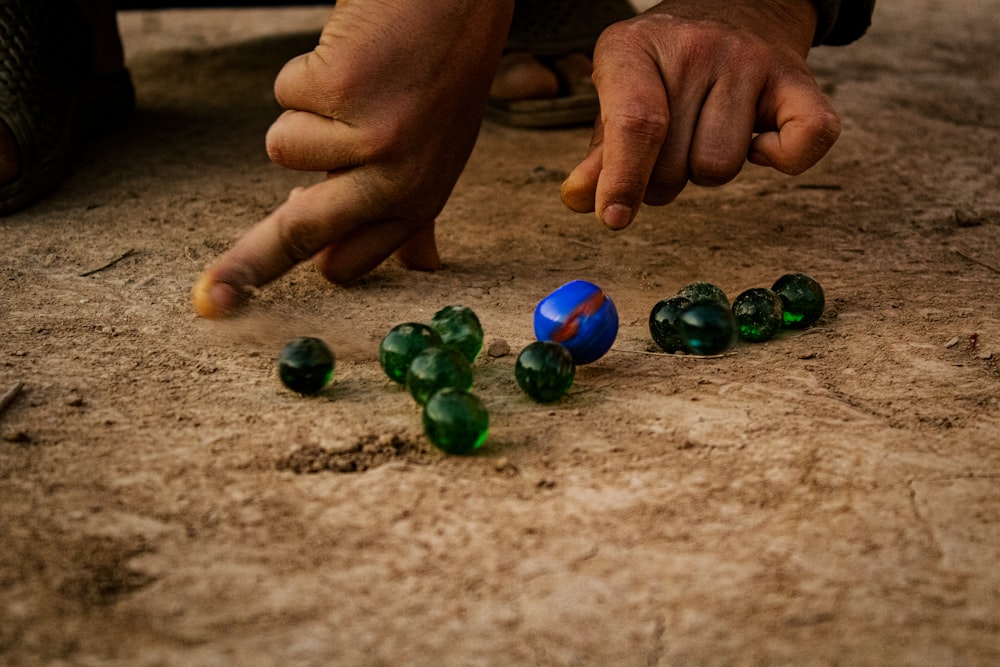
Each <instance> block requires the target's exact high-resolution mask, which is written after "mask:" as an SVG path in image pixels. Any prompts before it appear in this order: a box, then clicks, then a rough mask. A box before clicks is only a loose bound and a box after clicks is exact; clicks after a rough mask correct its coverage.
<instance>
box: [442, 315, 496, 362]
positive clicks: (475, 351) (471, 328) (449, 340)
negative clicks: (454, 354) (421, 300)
mask: <svg viewBox="0 0 1000 667" xmlns="http://www.w3.org/2000/svg"><path fill="white" fill-rule="evenodd" d="M430 326H431V329H434V331H436V332H437V333H438V335H439V336H441V341H442V344H443V345H446V346H449V347H454V348H456V349H457V350H459V351H460V352H461V353H462V354H464V355H465V358H466V359H467V360H468V361H469V363H470V364H471V363H472V362H473V361H475V360H476V357H477V356H479V351H480V350H482V349H483V327H482V325H481V324H480V323H479V317H477V316H476V314H475V313H474V312H473V311H472V310H471V309H470V308H467V307H465V306H445V307H444V308H442V309H441V310H439V311H438V312H436V313H434V317H432V318H431V321H430Z"/></svg>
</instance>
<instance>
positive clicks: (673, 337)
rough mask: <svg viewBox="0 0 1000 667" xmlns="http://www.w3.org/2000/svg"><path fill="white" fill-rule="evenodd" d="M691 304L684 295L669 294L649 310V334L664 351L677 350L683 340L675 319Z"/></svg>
mask: <svg viewBox="0 0 1000 667" xmlns="http://www.w3.org/2000/svg"><path fill="white" fill-rule="evenodd" d="M690 305H691V300H690V299H688V298H687V297H686V296H671V297H667V298H666V299H663V300H661V301H659V302H658V303H657V304H656V305H655V306H653V309H652V310H651V311H650V312H649V334H650V335H651V336H652V337H653V342H655V343H656V344H657V345H659V346H660V349H662V350H663V351H664V352H679V351H680V350H683V349H685V348H684V341H683V339H681V334H680V332H679V331H678V330H677V319H678V318H679V317H680V315H681V312H682V311H683V310H684V309H685V308H687V307H688V306H690Z"/></svg>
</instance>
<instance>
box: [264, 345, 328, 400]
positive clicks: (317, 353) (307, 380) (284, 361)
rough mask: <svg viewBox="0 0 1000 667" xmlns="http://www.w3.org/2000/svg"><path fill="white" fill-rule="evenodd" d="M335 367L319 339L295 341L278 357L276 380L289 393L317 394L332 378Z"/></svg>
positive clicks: (326, 348)
mask: <svg viewBox="0 0 1000 667" xmlns="http://www.w3.org/2000/svg"><path fill="white" fill-rule="evenodd" d="M334 363H335V359H334V356H333V351H332V350H330V348H329V347H328V346H327V344H326V343H324V342H323V341H322V340H320V339H319V338H310V337H302V338H295V339H293V340H291V341H289V342H288V344H287V345H285V347H284V348H283V349H282V350H281V354H280V355H279V356H278V377H279V378H281V382H282V384H284V385H285V386H286V387H288V388H289V389H291V390H292V391H295V392H298V393H300V394H317V393H319V392H320V390H322V389H323V387H325V386H326V385H327V383H328V382H330V379H331V378H332V377H333V367H334Z"/></svg>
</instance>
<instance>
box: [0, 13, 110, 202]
mask: <svg viewBox="0 0 1000 667" xmlns="http://www.w3.org/2000/svg"><path fill="white" fill-rule="evenodd" d="M74 3H75V4H76V6H77V8H78V9H79V11H80V13H81V14H82V15H83V17H84V18H85V20H86V21H87V23H88V24H89V26H90V30H91V34H92V35H93V37H94V73H95V74H97V75H102V74H114V73H118V72H121V71H122V70H124V69H125V57H124V52H123V49H122V41H121V36H120V34H119V32H118V21H117V18H116V15H115V9H114V4H113V2H112V0H74ZM20 172H21V154H20V150H19V149H18V146H17V142H16V141H15V140H14V136H13V134H12V133H11V131H10V128H9V127H7V125H6V123H4V121H3V119H2V118H0V185H3V184H5V183H9V182H11V181H13V180H14V179H16V178H17V176H18V174H20Z"/></svg>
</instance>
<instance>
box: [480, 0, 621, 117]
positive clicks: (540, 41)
mask: <svg viewBox="0 0 1000 667" xmlns="http://www.w3.org/2000/svg"><path fill="white" fill-rule="evenodd" d="M633 16H635V9H634V8H633V7H632V5H631V4H630V3H629V2H627V0H593V1H591V2H587V1H586V0H535V1H534V2H524V3H520V2H519V3H517V4H516V5H515V7H514V18H513V21H512V22H511V28H510V32H509V34H508V36H507V45H506V50H507V51H508V52H514V51H524V52H528V53H531V54H533V55H535V56H537V57H539V58H540V59H542V60H543V61H549V60H554V59H555V58H558V57H560V56H567V55H570V54H574V53H582V54H586V55H588V56H589V55H592V54H593V51H594V44H596V43H597V38H598V37H599V36H600V34H601V32H603V31H604V29H605V28H607V27H608V26H609V25H611V24H612V23H617V22H618V21H624V20H626V19H629V18H631V17H633ZM557 75H558V72H557ZM561 85H562V87H563V89H564V92H563V93H562V94H560V95H559V96H558V97H554V98H548V99H531V100H502V99H497V98H490V99H489V100H488V101H487V105H486V118H487V119H489V120H491V121H494V122H497V123H500V124H503V125H509V126H512V127H527V128H554V127H566V126H573V125H591V124H593V122H594V119H595V118H596V117H597V114H598V113H599V112H600V104H599V102H598V99H597V92H596V91H595V90H593V89H592V88H589V87H588V89H587V90H585V91H583V92H580V91H578V90H574V86H572V85H571V84H568V82H565V81H563V82H561Z"/></svg>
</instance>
